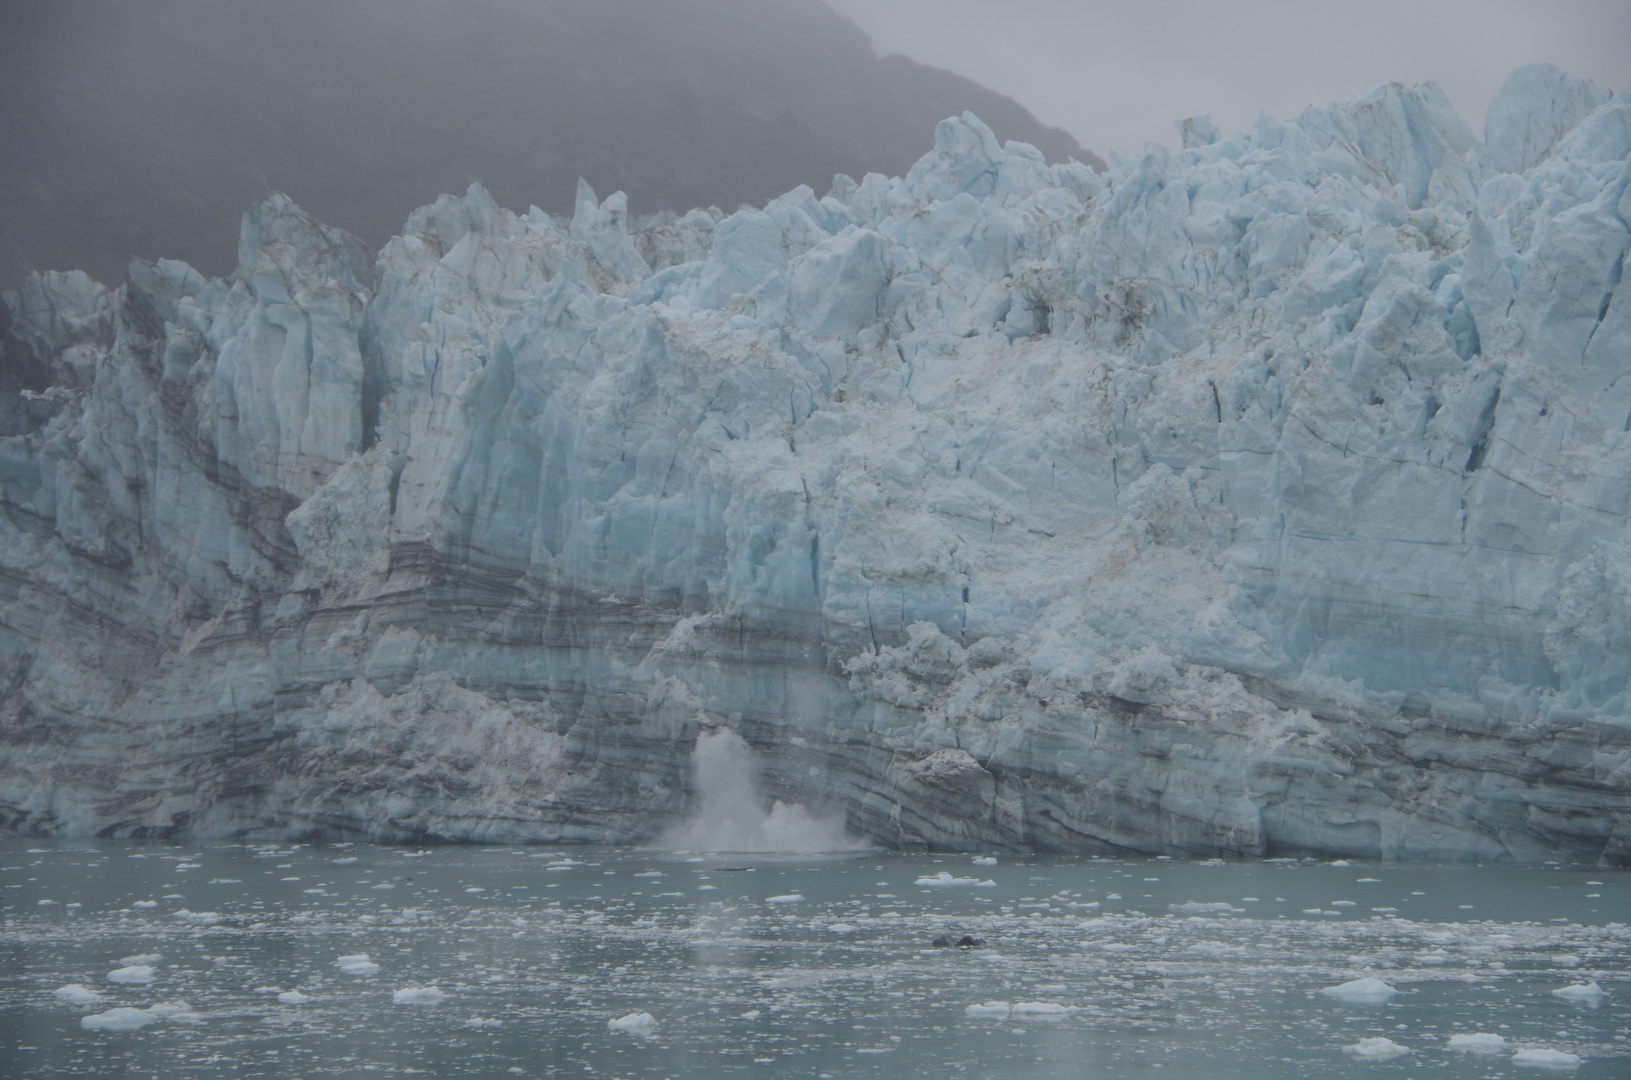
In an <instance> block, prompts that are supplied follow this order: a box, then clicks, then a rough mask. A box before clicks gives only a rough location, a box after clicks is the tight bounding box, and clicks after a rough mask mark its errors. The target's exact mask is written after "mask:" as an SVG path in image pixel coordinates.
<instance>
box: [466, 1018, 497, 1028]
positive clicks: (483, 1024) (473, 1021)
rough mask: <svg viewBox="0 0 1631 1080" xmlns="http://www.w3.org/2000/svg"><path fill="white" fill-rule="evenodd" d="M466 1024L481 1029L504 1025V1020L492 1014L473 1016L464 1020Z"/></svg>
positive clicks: (468, 1026)
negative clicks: (495, 1017)
mask: <svg viewBox="0 0 1631 1080" xmlns="http://www.w3.org/2000/svg"><path fill="white" fill-rule="evenodd" d="M464 1026H465V1027H467V1028H475V1029H477V1030H478V1031H479V1030H481V1029H482V1028H496V1027H503V1026H504V1021H502V1020H494V1019H493V1018H492V1017H490V1016H472V1017H471V1018H470V1019H468V1020H466V1021H465V1022H464Z"/></svg>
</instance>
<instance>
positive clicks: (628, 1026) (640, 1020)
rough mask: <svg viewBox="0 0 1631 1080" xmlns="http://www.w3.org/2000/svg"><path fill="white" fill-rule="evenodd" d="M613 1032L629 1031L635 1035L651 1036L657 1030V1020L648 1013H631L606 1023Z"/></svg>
mask: <svg viewBox="0 0 1631 1080" xmlns="http://www.w3.org/2000/svg"><path fill="white" fill-rule="evenodd" d="M606 1026H607V1027H608V1028H609V1029H611V1030H612V1031H627V1032H630V1033H632V1034H635V1035H649V1034H651V1033H652V1032H653V1031H655V1030H657V1018H656V1017H655V1016H652V1015H651V1014H650V1013H647V1012H640V1013H629V1014H628V1015H627V1016H620V1017H618V1018H617V1019H616V1020H608V1021H606Z"/></svg>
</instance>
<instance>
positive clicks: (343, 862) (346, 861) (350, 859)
mask: <svg viewBox="0 0 1631 1080" xmlns="http://www.w3.org/2000/svg"><path fill="white" fill-rule="evenodd" d="M333 861H334V865H335V866H351V865H352V864H354V863H356V862H357V861H358V860H357V857H356V856H355V855H347V856H346V857H345V858H343V859H335V860H333Z"/></svg>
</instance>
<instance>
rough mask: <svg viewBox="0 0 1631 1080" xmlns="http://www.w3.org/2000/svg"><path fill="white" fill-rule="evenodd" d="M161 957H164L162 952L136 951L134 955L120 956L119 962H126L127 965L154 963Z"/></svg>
mask: <svg viewBox="0 0 1631 1080" xmlns="http://www.w3.org/2000/svg"><path fill="white" fill-rule="evenodd" d="M163 959H164V954H163V953H156V952H144V953H137V954H136V955H135V956H121V957H120V958H119V963H121V964H127V965H128V964H156V963H158V962H159V961H160V960H163Z"/></svg>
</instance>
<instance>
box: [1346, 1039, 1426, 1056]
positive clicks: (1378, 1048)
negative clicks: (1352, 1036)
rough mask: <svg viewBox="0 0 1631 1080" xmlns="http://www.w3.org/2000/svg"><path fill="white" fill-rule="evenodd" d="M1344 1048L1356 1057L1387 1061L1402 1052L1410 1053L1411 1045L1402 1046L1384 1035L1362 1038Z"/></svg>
mask: <svg viewBox="0 0 1631 1080" xmlns="http://www.w3.org/2000/svg"><path fill="white" fill-rule="evenodd" d="M1342 1049H1344V1050H1346V1051H1347V1052H1348V1053H1350V1054H1352V1055H1353V1056H1354V1057H1358V1058H1370V1059H1371V1060H1373V1061H1386V1060H1387V1059H1388V1058H1396V1057H1398V1056H1399V1055H1400V1054H1408V1053H1410V1047H1408V1046H1400V1045H1399V1044H1398V1043H1396V1042H1394V1041H1393V1040H1392V1039H1389V1038H1387V1037H1386V1036H1383V1035H1378V1036H1375V1037H1374V1038H1370V1039H1360V1040H1359V1041H1358V1042H1356V1043H1354V1044H1352V1045H1351V1046H1344V1047H1343V1048H1342Z"/></svg>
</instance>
